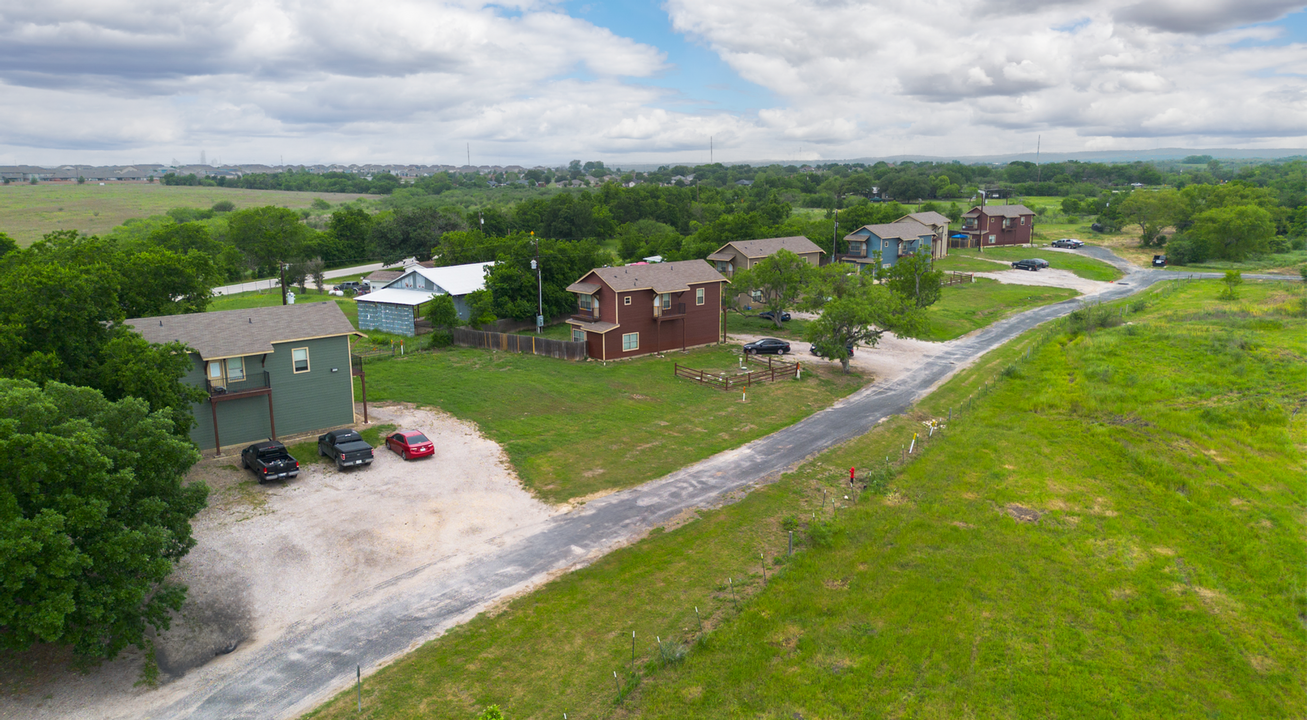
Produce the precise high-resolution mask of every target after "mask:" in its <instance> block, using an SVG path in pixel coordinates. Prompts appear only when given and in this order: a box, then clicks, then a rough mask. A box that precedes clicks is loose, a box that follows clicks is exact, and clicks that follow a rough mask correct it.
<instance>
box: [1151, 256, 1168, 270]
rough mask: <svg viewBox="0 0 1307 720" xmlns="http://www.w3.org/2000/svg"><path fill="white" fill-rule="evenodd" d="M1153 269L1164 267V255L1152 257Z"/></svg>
mask: <svg viewBox="0 0 1307 720" xmlns="http://www.w3.org/2000/svg"><path fill="white" fill-rule="evenodd" d="M1153 267H1166V256H1165V255H1154V256H1153Z"/></svg>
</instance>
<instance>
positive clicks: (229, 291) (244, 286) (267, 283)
mask: <svg viewBox="0 0 1307 720" xmlns="http://www.w3.org/2000/svg"><path fill="white" fill-rule="evenodd" d="M383 267H385V265H382V264H381V263H372V264H370V265H359V266H357V267H348V268H340V269H338V270H328V271H327V272H325V273H323V277H325V278H327V279H328V280H330V279H332V278H338V277H348V276H350V275H358V274H360V273H370V272H372V271H373V270H380V269H381V268H383ZM275 287H277V281H276V280H251V281H250V282H243V283H237V284H235V285H223V286H222V287H216V288H214V289H213V294H214V295H235V294H236V293H243V292H250V291H252V290H271V289H273V288H275Z"/></svg>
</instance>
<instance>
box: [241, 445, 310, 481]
mask: <svg viewBox="0 0 1307 720" xmlns="http://www.w3.org/2000/svg"><path fill="white" fill-rule="evenodd" d="M241 467H242V468H245V469H248V470H253V471H254V475H255V476H256V477H257V478H259V483H260V484H262V483H265V482H267V481H269V480H280V479H282V478H293V477H295V476H296V475H299V474H300V464H299V461H298V460H296V459H295V458H293V457H291V456H290V453H288V452H286V446H285V445H282V444H281V443H279V442H277V441H276V440H267V441H264V442H261V443H254V444H253V445H251V446H249V447H247V448H245V449H244V450H242V451H241Z"/></svg>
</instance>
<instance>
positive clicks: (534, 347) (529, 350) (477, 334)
mask: <svg viewBox="0 0 1307 720" xmlns="http://www.w3.org/2000/svg"><path fill="white" fill-rule="evenodd" d="M451 334H452V335H453V336H454V344H455V345H462V346H463V347H474V348H483V349H486V350H502V351H504V352H514V353H524V354H527V355H547V356H549V357H552V358H558V359H559V360H584V359H585V358H586V353H585V343H583V342H572V341H567V340H551V339H549V338H542V337H537V336H535V335H512V334H509V333H497V332H482V331H480V330H470V329H468V328H454V329H453V330H452V331H451Z"/></svg>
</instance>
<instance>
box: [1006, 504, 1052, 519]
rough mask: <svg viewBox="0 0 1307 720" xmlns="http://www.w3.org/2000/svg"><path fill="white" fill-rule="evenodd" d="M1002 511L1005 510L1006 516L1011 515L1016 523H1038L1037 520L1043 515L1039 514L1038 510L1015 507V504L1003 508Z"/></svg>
mask: <svg viewBox="0 0 1307 720" xmlns="http://www.w3.org/2000/svg"><path fill="white" fill-rule="evenodd" d="M1004 510H1006V511H1007V514H1008V515H1011V516H1012V518H1013V519H1014V520H1016V521H1017V522H1029V523H1037V522H1039V518H1040V517H1041V516H1042V515H1043V513H1041V512H1039V511H1038V510H1035V509H1033V508H1028V507H1023V506H1021V505H1017V504H1016V503H1013V504H1011V505H1008V506H1007V507H1006V508H1004Z"/></svg>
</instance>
